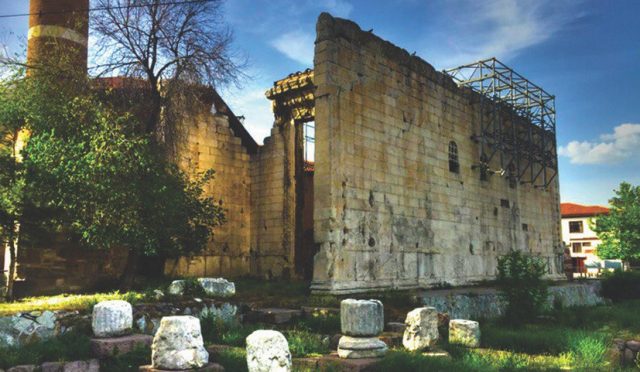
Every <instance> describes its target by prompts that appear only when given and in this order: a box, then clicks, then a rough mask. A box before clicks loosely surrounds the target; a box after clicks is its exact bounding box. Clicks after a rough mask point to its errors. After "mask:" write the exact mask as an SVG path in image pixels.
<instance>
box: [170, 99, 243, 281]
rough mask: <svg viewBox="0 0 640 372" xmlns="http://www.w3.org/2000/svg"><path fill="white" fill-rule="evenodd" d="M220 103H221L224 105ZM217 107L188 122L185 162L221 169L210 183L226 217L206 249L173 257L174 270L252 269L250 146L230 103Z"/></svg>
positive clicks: (209, 191)
mask: <svg viewBox="0 0 640 372" xmlns="http://www.w3.org/2000/svg"><path fill="white" fill-rule="evenodd" d="M219 105H220V104H218V106H219ZM214 111H215V113H211V112H208V111H205V112H201V113H200V114H198V115H194V116H192V117H190V118H188V119H187V120H186V121H185V123H184V125H183V126H182V128H183V129H182V130H181V131H180V133H181V141H180V142H181V144H182V145H181V146H180V147H179V155H178V158H179V164H180V165H181V167H182V168H183V169H185V170H187V171H188V172H193V171H196V172H203V171H205V170H207V169H213V170H215V172H216V173H215V177H214V179H213V181H212V182H210V183H209V184H208V185H207V186H206V190H205V194H206V195H208V196H212V197H213V198H215V200H217V202H218V204H219V205H220V206H221V207H222V208H224V210H225V217H226V220H227V221H226V223H224V224H223V225H221V226H219V227H217V228H215V229H214V234H213V239H212V240H211V241H210V242H209V243H208V244H207V247H206V249H205V251H204V252H203V253H202V254H200V255H195V256H192V257H181V258H179V259H177V260H175V259H170V260H167V261H166V264H165V274H167V275H170V276H229V277H234V276H242V275H248V274H249V273H250V266H251V265H250V252H249V246H250V240H251V214H252V208H251V196H250V192H251V183H252V180H251V175H250V166H249V163H250V158H251V154H250V151H249V149H248V148H247V147H246V146H244V145H243V144H242V140H241V138H240V136H237V135H236V134H235V133H234V132H233V130H232V128H231V125H230V120H232V119H235V116H232V117H231V118H230V115H233V114H232V113H230V112H225V111H227V108H226V107H218V108H215V106H214Z"/></svg>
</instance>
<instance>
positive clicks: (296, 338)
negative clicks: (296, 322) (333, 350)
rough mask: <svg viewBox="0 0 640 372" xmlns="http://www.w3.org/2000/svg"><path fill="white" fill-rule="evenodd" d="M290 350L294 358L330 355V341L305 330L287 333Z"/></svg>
mask: <svg viewBox="0 0 640 372" xmlns="http://www.w3.org/2000/svg"><path fill="white" fill-rule="evenodd" d="M285 337H286V338H287V342H288V343H289V350H290V351H291V355H292V356H294V357H305V356H312V355H320V354H328V353H329V351H330V350H329V339H328V338H324V337H323V336H321V335H319V334H316V333H311V332H309V331H307V330H303V329H292V330H289V331H285Z"/></svg>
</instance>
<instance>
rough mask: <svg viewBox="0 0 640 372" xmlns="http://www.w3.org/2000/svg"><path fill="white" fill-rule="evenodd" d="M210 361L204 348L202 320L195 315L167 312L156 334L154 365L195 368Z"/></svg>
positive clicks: (152, 354) (166, 367)
mask: <svg viewBox="0 0 640 372" xmlns="http://www.w3.org/2000/svg"><path fill="white" fill-rule="evenodd" d="M208 362H209V353H208V352H207V350H206V349H205V348H204V342H203V340H202V331H201V329H200V320H199V319H198V318H196V317H193V316H188V315H181V316H167V317H164V318H162V320H160V328H158V332H156V335H155V336H154V337H153V344H152V346H151V363H152V366H153V368H156V369H168V370H183V369H195V368H201V367H203V366H205V365H206V364H207V363H208Z"/></svg>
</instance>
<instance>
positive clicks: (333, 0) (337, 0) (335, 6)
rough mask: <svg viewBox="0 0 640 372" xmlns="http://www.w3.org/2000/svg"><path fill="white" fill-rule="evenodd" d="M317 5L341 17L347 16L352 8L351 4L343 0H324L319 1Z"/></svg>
mask: <svg viewBox="0 0 640 372" xmlns="http://www.w3.org/2000/svg"><path fill="white" fill-rule="evenodd" d="M319 5H320V8H322V9H324V10H326V11H327V12H329V13H331V15H333V16H336V17H341V18H345V17H348V16H349V15H350V14H351V11H352V10H353V5H352V4H351V3H349V2H348V1H343V0H324V1H320V3H319Z"/></svg>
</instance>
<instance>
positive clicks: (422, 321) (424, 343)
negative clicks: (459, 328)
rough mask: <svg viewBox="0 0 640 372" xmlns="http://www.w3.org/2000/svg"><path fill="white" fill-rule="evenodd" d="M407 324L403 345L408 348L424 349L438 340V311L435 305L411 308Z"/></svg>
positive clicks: (413, 349) (414, 349) (412, 349)
mask: <svg viewBox="0 0 640 372" xmlns="http://www.w3.org/2000/svg"><path fill="white" fill-rule="evenodd" d="M405 325H406V328H405V330H404V335H403V337H402V345H403V346H404V347H405V348H406V349H407V350H410V351H416V350H424V349H427V348H429V347H432V346H433V345H434V344H435V343H436V342H437V341H438V337H439V334H438V311H437V310H436V309H435V308H434V307H420V308H417V309H413V310H411V311H410V312H409V313H408V314H407V319H406V320H405Z"/></svg>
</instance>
